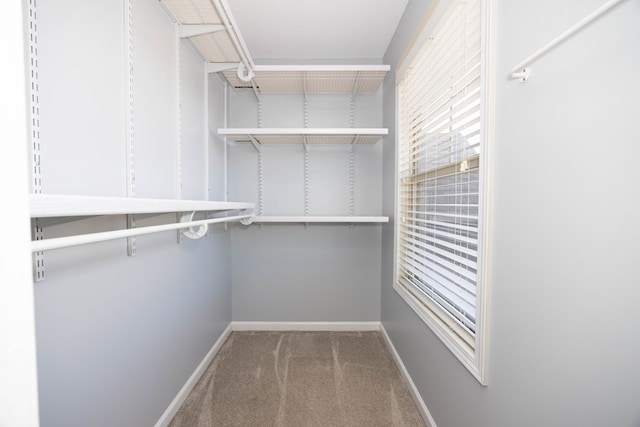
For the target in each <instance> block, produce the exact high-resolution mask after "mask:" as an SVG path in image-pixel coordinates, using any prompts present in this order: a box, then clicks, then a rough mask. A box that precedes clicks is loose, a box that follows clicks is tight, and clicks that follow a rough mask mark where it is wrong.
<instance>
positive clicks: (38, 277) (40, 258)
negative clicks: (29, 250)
mask: <svg viewBox="0 0 640 427" xmlns="http://www.w3.org/2000/svg"><path fill="white" fill-rule="evenodd" d="M31 234H32V240H33V241H40V240H44V232H43V229H42V227H41V226H40V224H38V219H37V218H34V219H33V221H31ZM44 277H45V269H44V252H42V251H39V252H34V253H33V281H34V282H42V281H43V280H44Z"/></svg>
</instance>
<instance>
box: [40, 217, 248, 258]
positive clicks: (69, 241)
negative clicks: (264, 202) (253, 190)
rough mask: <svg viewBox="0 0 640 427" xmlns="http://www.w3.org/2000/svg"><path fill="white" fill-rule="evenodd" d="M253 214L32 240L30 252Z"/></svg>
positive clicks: (196, 225) (176, 228)
mask: <svg viewBox="0 0 640 427" xmlns="http://www.w3.org/2000/svg"><path fill="white" fill-rule="evenodd" d="M253 217H254V215H253V214H243V215H235V216H227V217H222V218H210V219H203V220H198V221H189V222H176V223H171V224H163V225H153V226H149V227H141V228H130V229H127V230H115V231H105V232H101V233H91V234H81V235H77V236H69V237H58V238H54V239H45V240H34V241H32V242H31V252H41V251H48V250H52V249H61V248H68V247H71V246H79V245H86V244H89V243H97V242H105V241H107V240H115V239H121V238H125V237H133V236H141V235H143V234H152V233H159V232H162V231H170V230H179V229H181V228H190V229H193V228H194V227H201V226H205V225H208V224H214V223H219V222H231V221H243V220H244V221H243V222H248V223H250V221H251V220H252V219H253Z"/></svg>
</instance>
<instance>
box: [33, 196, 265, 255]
mask: <svg viewBox="0 0 640 427" xmlns="http://www.w3.org/2000/svg"><path fill="white" fill-rule="evenodd" d="M29 203H30V216H31V218H32V219H35V220H41V219H45V220H46V219H49V218H67V219H82V218H84V217H92V216H103V215H132V214H165V213H176V214H178V221H177V222H171V223H168V224H161V225H154V226H148V227H139V228H136V227H134V228H127V229H122V230H113V231H105V232H98V233H89V234H79V235H74V236H67V237H58V238H51V239H42V240H40V239H36V240H33V241H32V242H31V251H32V252H34V253H37V252H42V251H47V250H52V249H61V248H67V247H71V246H78V245H84V244H89V243H97V242H104V241H107V240H115V239H121V238H128V237H134V236H140V235H144V234H152V233H159V232H163V231H170V230H181V232H182V235H183V236H184V237H187V238H189V239H199V238H201V237H203V236H204V235H205V234H206V233H207V230H208V225H209V224H214V223H223V222H241V223H243V224H246V225H248V224H251V222H252V221H253V219H254V217H255V214H254V213H253V210H254V208H255V204H254V203H241V202H218V201H204V200H175V199H142V198H140V199H138V198H127V197H94V196H68V195H57V194H31V195H30V200H29ZM196 214H200V215H202V216H203V217H204V218H203V219H199V220H196V219H195V216H196ZM212 214H218V216H216V217H213V218H212V217H209V215H212ZM223 215H224V216H223ZM54 223H55V222H54ZM52 224H53V223H52Z"/></svg>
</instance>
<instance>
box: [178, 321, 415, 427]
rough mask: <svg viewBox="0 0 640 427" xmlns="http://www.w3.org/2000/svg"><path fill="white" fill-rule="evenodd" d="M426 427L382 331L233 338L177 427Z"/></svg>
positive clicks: (262, 334) (183, 410)
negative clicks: (381, 333)
mask: <svg viewBox="0 0 640 427" xmlns="http://www.w3.org/2000/svg"><path fill="white" fill-rule="evenodd" d="M211 426H224V427H233V426H238V427H253V426H255V427H270V426H274V427H307V426H318V427H320V426H321V427H334V426H335V427H352V426H353V427H355V426H362V427H365V426H366V427H377V426H380V427H390V426H393V427H395V426H399V427H414V426H415V427H419V426H425V424H424V421H423V420H422V418H421V416H420V413H419V412H418V409H417V408H416V405H415V403H414V402H413V400H412V399H411V396H410V394H409V392H408V390H407V388H406V386H405V384H404V382H403V381H402V378H401V376H400V373H399V372H398V369H397V367H396V365H395V363H394V361H393V359H392V358H391V355H390V353H389V351H388V349H387V347H386V345H385V343H384V341H383V339H382V336H381V335H380V333H379V332H233V333H232V334H231V335H230V337H229V339H228V340H227V341H226V342H225V344H224V345H223V346H222V348H221V349H220V351H219V353H218V354H217V355H216V357H215V358H214V360H213V361H212V362H211V365H210V366H209V367H208V368H207V370H206V371H205V373H204V374H203V376H202V378H201V379H200V381H199V382H198V384H197V385H196V386H195V387H194V389H193V390H192V391H191V393H190V394H189V396H188V397H187V399H186V401H185V402H184V404H183V405H182V407H181V408H180V410H179V411H178V413H177V414H176V416H175V417H174V419H173V420H172V421H171V424H170V427H211Z"/></svg>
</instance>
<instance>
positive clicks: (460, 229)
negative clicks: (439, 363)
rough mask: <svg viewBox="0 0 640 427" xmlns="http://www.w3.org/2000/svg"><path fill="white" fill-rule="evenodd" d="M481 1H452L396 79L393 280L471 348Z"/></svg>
mask: <svg viewBox="0 0 640 427" xmlns="http://www.w3.org/2000/svg"><path fill="white" fill-rule="evenodd" d="M481 15H482V2H481V1H480V0H466V1H455V2H454V4H452V5H451V6H450V8H449V9H448V10H447V11H446V12H445V14H444V15H443V17H442V18H441V19H440V21H439V23H438V24H437V25H436V26H435V28H434V30H433V32H432V33H431V36H430V37H428V39H427V40H426V42H425V43H424V44H423V45H422V46H421V47H420V49H419V50H418V51H417V53H416V55H415V56H414V58H413V59H412V61H411V63H410V64H409V66H408V67H407V68H406V71H405V73H404V75H403V76H400V77H401V79H400V81H399V83H398V102H399V103H398V107H399V138H398V233H397V237H396V238H397V264H396V267H397V268H396V274H397V284H398V285H399V286H402V287H404V288H405V289H406V290H407V291H408V292H410V293H411V294H412V295H413V296H414V297H415V298H417V299H418V300H419V301H420V303H422V304H423V305H424V306H425V307H426V308H427V309H428V310H429V311H430V312H431V313H432V314H433V315H435V316H437V317H438V318H439V319H440V320H441V321H442V322H444V323H446V324H447V325H448V327H449V328H450V329H451V330H452V331H453V332H454V333H455V334H457V335H458V336H459V337H460V338H461V339H462V340H463V341H464V342H466V343H467V345H468V346H469V347H470V348H474V337H475V334H476V320H477V315H476V305H477V304H476V301H477V286H478V235H479V233H478V213H479V201H480V197H479V196H480V194H479V193H480V191H479V189H480V185H479V177H480V173H479V172H480V165H481V162H482V159H481V158H480V152H481V149H480V148H481V144H482V143H483V141H482V140H481V128H480V125H481V114H480V113H481V105H482V100H481V95H482V91H481V69H482V66H481V64H482V54H481V46H482V39H481V36H482V25H481V22H482V20H481Z"/></svg>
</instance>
